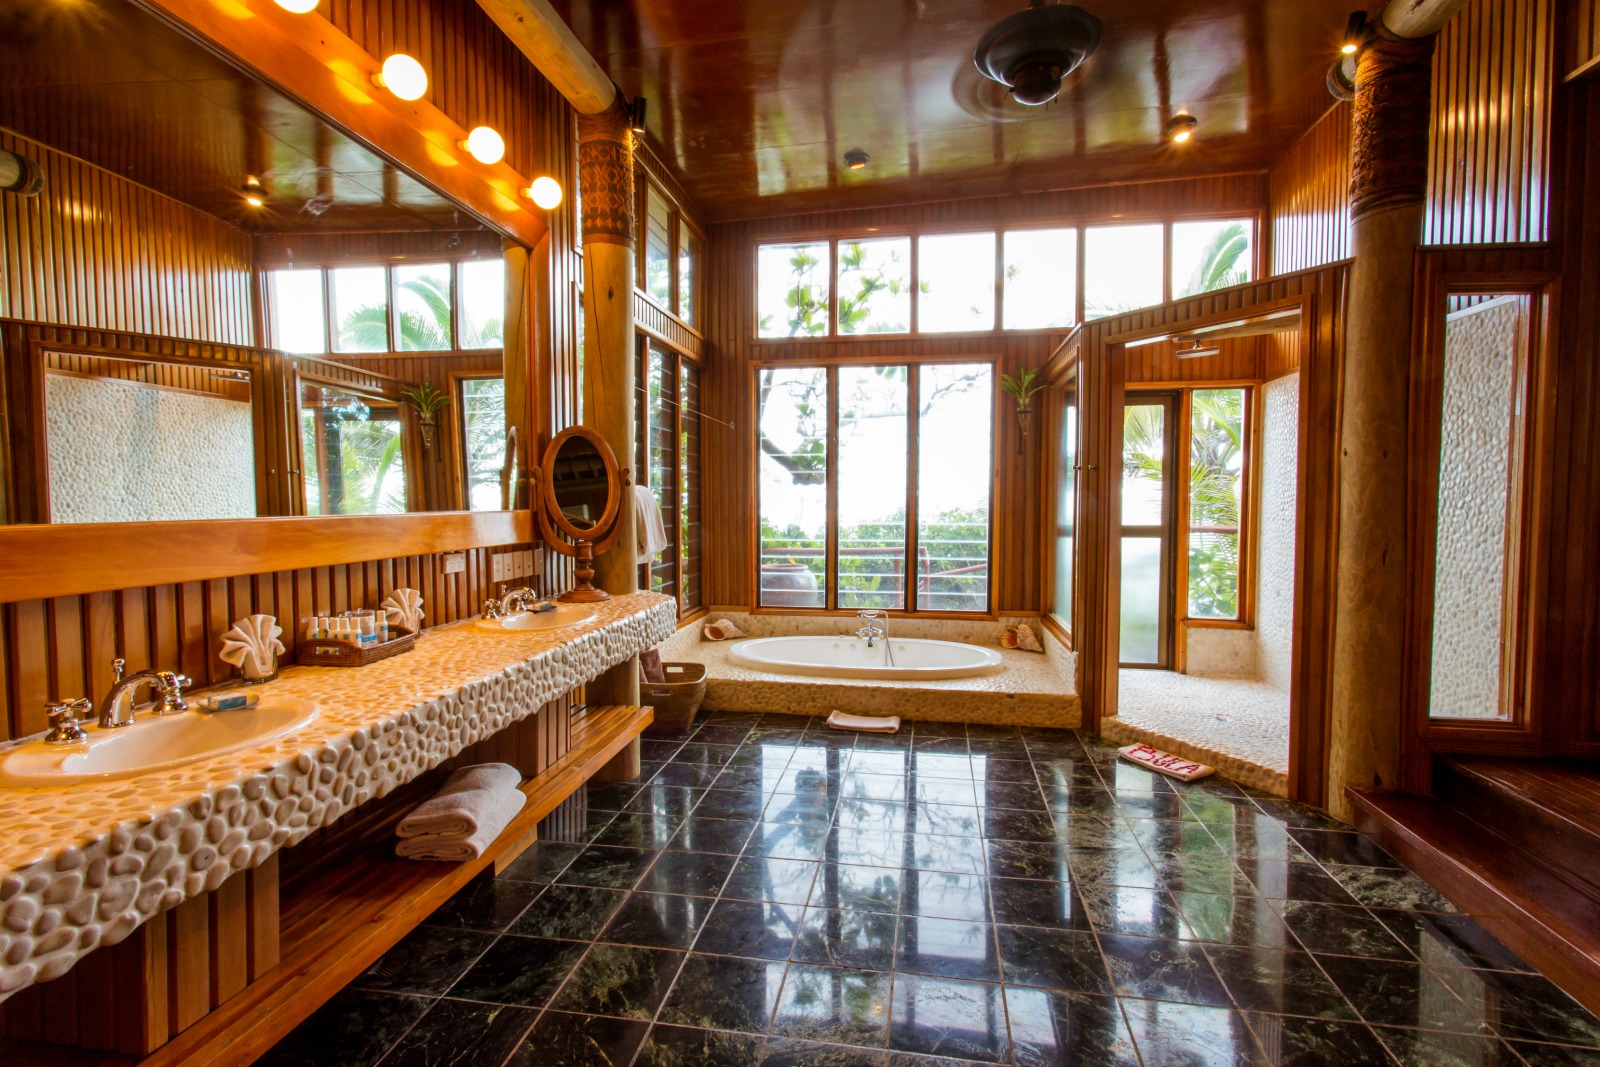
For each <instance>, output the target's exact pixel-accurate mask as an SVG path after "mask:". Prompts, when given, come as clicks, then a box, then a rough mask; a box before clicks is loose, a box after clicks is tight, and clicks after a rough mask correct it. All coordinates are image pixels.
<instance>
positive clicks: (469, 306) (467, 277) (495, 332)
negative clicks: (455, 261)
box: [456, 259, 506, 348]
mask: <svg viewBox="0 0 1600 1067" xmlns="http://www.w3.org/2000/svg"><path fill="white" fill-rule="evenodd" d="M456 299H457V301H458V302H459V304H460V305H461V347H462V348H504V347H505V343H506V331H505V317H506V263H505V260H503V259H469V260H467V261H466V262H464V263H462V264H461V267H460V274H458V275H457V277H456Z"/></svg>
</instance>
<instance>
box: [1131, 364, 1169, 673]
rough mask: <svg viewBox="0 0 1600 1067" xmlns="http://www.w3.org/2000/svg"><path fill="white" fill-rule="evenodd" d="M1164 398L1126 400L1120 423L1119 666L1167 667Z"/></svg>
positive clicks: (1166, 401)
mask: <svg viewBox="0 0 1600 1067" xmlns="http://www.w3.org/2000/svg"><path fill="white" fill-rule="evenodd" d="M1173 408H1174V404H1173V397H1172V396H1170V395H1161V396H1149V397H1139V398H1137V399H1130V400H1129V401H1128V402H1127V404H1126V405H1125V406H1124V408H1123V417H1122V533H1121V538H1122V579H1121V586H1122V608H1121V624H1122V625H1121V645H1120V648H1121V652H1120V659H1121V661H1122V665H1123V666H1124V667H1155V668H1168V667H1170V666H1171V664H1172V597H1171V596H1170V595H1169V593H1168V591H1169V590H1170V589H1171V588H1172V571H1173V566H1172V544H1173V527H1172V522H1173V516H1174V514H1175V510H1174V507H1173V494H1172V492H1171V491H1170V488H1171V487H1170V484H1169V483H1170V481H1171V473H1172V470H1173V448H1174V438H1175V426H1174V422H1173Z"/></svg>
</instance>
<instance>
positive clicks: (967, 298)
mask: <svg viewBox="0 0 1600 1067" xmlns="http://www.w3.org/2000/svg"><path fill="white" fill-rule="evenodd" d="M917 289H918V295H917V329H918V330H919V331H921V332H922V333H953V332H956V331H961V330H992V329H994V234H992V233H948V234H938V235H935V236H928V237H919V238H917Z"/></svg>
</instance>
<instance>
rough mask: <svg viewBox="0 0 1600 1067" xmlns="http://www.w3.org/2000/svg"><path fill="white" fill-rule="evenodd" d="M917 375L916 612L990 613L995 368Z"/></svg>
mask: <svg viewBox="0 0 1600 1067" xmlns="http://www.w3.org/2000/svg"><path fill="white" fill-rule="evenodd" d="M917 373H918V376H919V379H920V381H919V389H918V393H919V395H918V398H917V405H918V407H917V418H918V420H919V421H918V424H917V607H918V608H920V609H922V610H924V611H987V610H988V609H989V494H990V492H991V490H992V483H993V466H994V464H993V455H994V453H993V448H994V440H993V421H994V416H993V413H994V369H993V367H991V366H990V365H989V364H987V363H936V364H925V365H924V366H922V367H921V368H920V369H919V370H918V372H917Z"/></svg>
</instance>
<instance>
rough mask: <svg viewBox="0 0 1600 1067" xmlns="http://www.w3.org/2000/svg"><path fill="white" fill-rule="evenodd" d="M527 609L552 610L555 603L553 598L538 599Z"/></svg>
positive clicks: (554, 607)
mask: <svg viewBox="0 0 1600 1067" xmlns="http://www.w3.org/2000/svg"><path fill="white" fill-rule="evenodd" d="M529 610H532V611H554V610H556V604H555V601H553V600H540V601H536V602H535V603H534V605H533V607H532V608H531V609H529Z"/></svg>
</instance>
